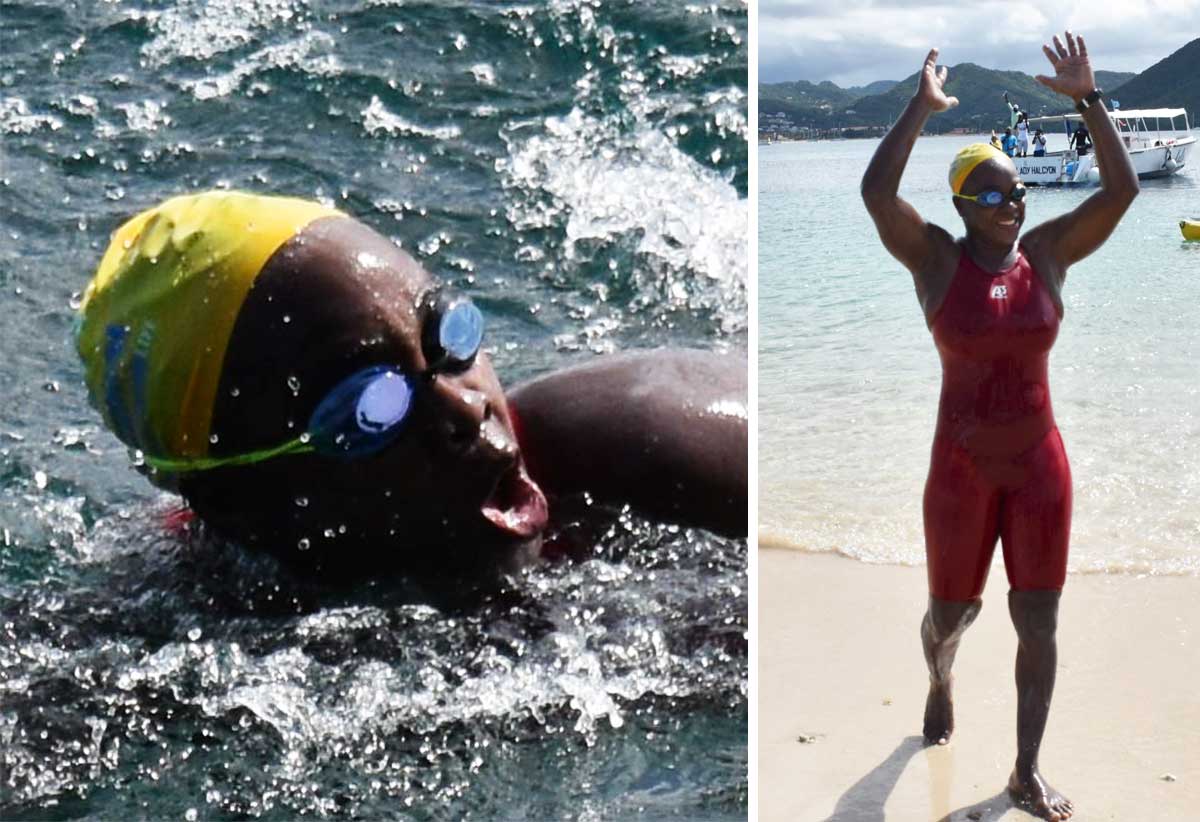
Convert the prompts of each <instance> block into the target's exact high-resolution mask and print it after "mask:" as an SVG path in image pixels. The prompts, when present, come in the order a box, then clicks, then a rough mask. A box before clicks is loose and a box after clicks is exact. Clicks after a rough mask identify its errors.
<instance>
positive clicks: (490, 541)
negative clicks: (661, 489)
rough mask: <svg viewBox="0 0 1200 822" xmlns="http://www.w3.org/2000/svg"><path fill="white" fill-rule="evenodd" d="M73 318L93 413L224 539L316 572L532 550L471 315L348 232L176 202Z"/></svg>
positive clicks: (537, 505)
mask: <svg viewBox="0 0 1200 822" xmlns="http://www.w3.org/2000/svg"><path fill="white" fill-rule="evenodd" d="M81 314H82V323H81V330H80V336H79V349H80V353H81V355H82V356H83V358H84V361H85V364H86V366H87V374H88V386H89V389H90V394H91V396H92V399H93V402H94V403H95V404H96V405H97V406H98V407H99V408H100V409H101V411H102V413H103V414H104V416H105V420H106V422H107V423H108V424H109V426H110V427H111V428H112V429H113V431H114V432H115V433H116V434H117V435H118V437H120V438H121V439H122V440H123V441H124V442H125V443H126V444H127V445H129V446H130V447H131V448H135V449H137V450H139V451H141V452H143V454H144V460H145V462H146V464H147V465H148V466H149V468H150V470H151V476H152V479H154V480H155V481H156V482H157V483H158V484H160V485H164V486H168V487H173V488H176V489H178V490H179V491H180V492H181V493H182V494H183V495H184V496H185V497H186V498H187V499H188V501H189V502H190V503H191V504H192V506H193V507H194V508H195V509H196V511H197V512H198V513H199V514H200V515H201V517H202V518H204V519H205V520H206V521H208V522H209V523H211V524H212V525H213V526H215V527H216V528H217V530H218V531H221V532H224V533H225V534H227V535H229V536H231V537H233V538H235V539H237V540H239V541H241V542H246V543H251V544H258V545H261V546H263V547H267V548H270V549H272V550H275V551H277V552H280V553H283V554H285V555H290V556H292V557H293V558H294V559H296V560H297V561H299V562H301V563H303V564H307V565H319V566H322V567H324V568H325V569H326V570H327V571H328V572H331V573H342V572H345V573H361V572H363V571H365V570H367V569H378V568H380V567H386V566H395V567H402V568H413V569H423V570H430V571H434V570H436V571H444V570H446V568H447V567H448V566H456V568H455V570H457V571H460V572H461V571H466V570H479V569H482V568H485V567H494V566H502V565H504V564H506V563H507V562H508V561H509V560H511V559H513V558H514V557H515V556H517V555H519V554H521V553H523V552H528V551H530V550H533V549H534V548H535V546H536V539H537V537H538V535H539V534H540V531H541V530H542V528H543V527H544V525H545V519H546V506H545V500H544V498H543V497H542V495H541V492H540V490H538V489H537V486H536V485H534V484H533V482H532V481H531V480H530V479H529V477H528V474H527V473H526V472H525V470H524V467H523V463H522V460H521V455H520V450H519V447H518V444H517V440H516V436H515V433H514V421H513V419H512V417H511V415H510V412H509V410H508V406H507V403H506V401H505V398H504V394H503V391H502V390H501V388H500V385H499V382H498V380H497V379H496V375H495V373H494V372H493V370H492V368H491V365H490V363H489V361H488V358H487V356H486V354H484V353H483V352H480V351H478V347H479V342H480V335H481V333H482V327H481V325H480V322H481V315H480V314H479V312H478V311H477V309H475V308H474V307H473V306H472V305H471V304H470V301H469V300H467V299H466V298H465V297H464V296H462V295H456V294H454V293H453V292H451V291H448V290H446V289H441V288H438V284H437V283H436V282H435V281H434V280H433V278H431V277H430V275H429V274H428V273H427V272H426V271H425V270H424V269H423V268H422V267H421V266H420V265H419V264H418V263H417V262H416V261H415V260H413V259H412V258H411V257H410V256H408V255H407V254H405V253H404V252H403V251H401V250H400V249H398V248H397V247H396V246H395V245H393V244H392V243H391V242H389V241H388V240H387V239H386V238H384V237H382V236H380V235H379V234H377V233H376V232H374V231H372V230H371V229H369V228H367V227H366V226H364V225H362V224H361V223H359V222H357V221H355V220H353V219H350V218H348V217H346V216H345V215H343V214H340V213H338V212H336V211H333V210H332V209H328V208H324V207H322V206H319V205H317V204H313V203H307V202H304V201H299V200H287V199H283V198H268V197H258V196H253V195H246V194H239V193H223V192H210V193H207V194H201V195H196V196H193V197H183V198H177V199H176V200H172V201H169V202H167V203H164V204H163V205H162V206H159V207H158V208H156V209H152V210H151V211H149V212H146V213H145V214H143V215H140V216H139V217H136V218H134V219H133V220H132V221H130V222H129V223H128V224H126V225H125V226H123V227H122V228H121V229H120V230H119V231H118V232H117V234H116V235H115V236H114V239H113V242H112V245H111V246H110V248H109V251H108V253H107V254H106V255H105V258H104V261H103V262H102V264H101V267H100V270H99V271H98V272H97V275H96V278H95V280H94V281H93V283H92V285H91V286H90V287H89V289H88V292H87V294H86V295H85V299H84V304H83V307H82V309H81Z"/></svg>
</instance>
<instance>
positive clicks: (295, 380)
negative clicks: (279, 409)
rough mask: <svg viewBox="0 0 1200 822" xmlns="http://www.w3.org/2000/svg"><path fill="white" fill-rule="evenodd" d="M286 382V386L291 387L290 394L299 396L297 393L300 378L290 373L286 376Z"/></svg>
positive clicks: (298, 391) (298, 392)
mask: <svg viewBox="0 0 1200 822" xmlns="http://www.w3.org/2000/svg"><path fill="white" fill-rule="evenodd" d="M287 384H288V388H290V389H292V396H299V394H300V378H299V377H297V376H296V375H295V374H291V375H290V376H288V378H287Z"/></svg>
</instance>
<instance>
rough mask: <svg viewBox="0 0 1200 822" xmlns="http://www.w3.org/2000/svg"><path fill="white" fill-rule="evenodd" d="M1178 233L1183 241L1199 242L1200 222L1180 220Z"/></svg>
mask: <svg viewBox="0 0 1200 822" xmlns="http://www.w3.org/2000/svg"><path fill="white" fill-rule="evenodd" d="M1179 231H1180V232H1181V233H1182V234H1183V239H1185V240H1200V220H1180V221H1179Z"/></svg>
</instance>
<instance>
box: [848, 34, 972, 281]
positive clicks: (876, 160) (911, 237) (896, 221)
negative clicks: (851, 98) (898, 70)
mask: <svg viewBox="0 0 1200 822" xmlns="http://www.w3.org/2000/svg"><path fill="white" fill-rule="evenodd" d="M937 55H938V51H937V49H931V50H930V52H929V55H928V56H927V57H926V58H925V65H924V67H923V68H922V69H921V79H920V82H919V84H918V86H917V93H916V94H915V95H914V96H913V98H912V99H911V100H910V101H909V102H908V106H906V107H905V109H904V113H903V114H901V115H900V119H898V120H897V121H896V122H895V124H894V125H893V126H892V128H891V131H889V132H888V133H887V135H886V136H885V137H884V138H883V139H882V140H881V141H880V142H879V147H878V148H876V149H875V156H873V157H872V158H871V163H870V165H868V166H867V171H866V173H865V174H863V178H862V198H863V202H864V203H865V204H866V206H867V211H868V212H869V213H870V215H871V219H873V220H874V221H875V228H876V230H877V231H878V232H879V239H881V240H883V245H884V247H885V248H887V250H888V252H889V253H890V254H891V255H892V256H893V257H895V258H896V259H897V260H899V261H900V262H901V263H902V264H903V265H904V267H905V268H907V269H908V270H909V271H911V272H912V273H913V276H914V277H915V278H917V288H918V290H919V291H920V290H922V286H923V283H922V280H921V277H922V274H923V272H925V271H927V270H928V269H929V267H930V264H931V261H932V260H933V259H934V258H935V257H936V256H937V255H939V254H942V253H950V252H952V251H953V247H954V238H952V237H951V236H950V235H949V234H948V233H946V231H944V230H943V229H941V228H938V227H937V226H935V225H933V224H931V223H927V222H925V220H924V219H923V218H922V217H921V215H920V214H918V213H917V210H916V209H915V208H913V207H912V205H911V204H910V203H908V202H907V201H906V200H904V199H903V198H901V197H900V195H899V191H900V177H901V176H902V175H903V174H904V167H905V166H906V165H908V157H909V155H910V154H911V153H912V149H913V145H914V144H915V143H916V142H917V137H919V136H920V135H921V129H922V128H924V126H925V121H926V120H928V119H929V115H931V114H933V113H934V112H937V111H945V110H946V109H948V108H952V107H953V106H956V105H958V98H957V97H947V96H946V93H945V92H944V91H943V86H944V85H945V83H946V67H945V66H943V67H942V69H941V71H938V70H937ZM922 301H924V296H923V295H922Z"/></svg>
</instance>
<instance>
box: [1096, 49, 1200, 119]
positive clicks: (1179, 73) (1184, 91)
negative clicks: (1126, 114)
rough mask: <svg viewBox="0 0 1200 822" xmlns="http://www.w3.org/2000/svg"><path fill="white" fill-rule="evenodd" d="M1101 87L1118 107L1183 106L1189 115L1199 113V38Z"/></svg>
mask: <svg viewBox="0 0 1200 822" xmlns="http://www.w3.org/2000/svg"><path fill="white" fill-rule="evenodd" d="M1097 82H1099V80H1097ZM1101 87H1102V88H1104V89H1105V90H1106V93H1108V94H1111V96H1114V97H1116V98H1117V99H1118V100H1120V101H1121V108H1160V107H1170V108H1185V109H1187V110H1188V114H1189V117H1190V116H1191V115H1192V114H1193V113H1197V114H1200V39H1196V40H1193V41H1192V42H1190V43H1188V44H1187V45H1186V46H1184V47H1183V48H1181V49H1179V51H1177V52H1175V53H1174V54H1172V55H1171V56H1170V57H1168V58H1166V59H1165V60H1160V61H1159V62H1157V63H1155V64H1154V65H1152V66H1151V67H1150V68H1148V69H1146V70H1145V71H1143V72H1142V73H1141V74H1139V75H1137V76H1136V77H1134V78H1133V79H1131V80H1128V81H1127V82H1125V83H1122V84H1120V85H1114V86H1105V85H1103V84H1101ZM1192 125H1195V123H1194V122H1193V123H1192Z"/></svg>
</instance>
